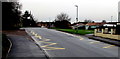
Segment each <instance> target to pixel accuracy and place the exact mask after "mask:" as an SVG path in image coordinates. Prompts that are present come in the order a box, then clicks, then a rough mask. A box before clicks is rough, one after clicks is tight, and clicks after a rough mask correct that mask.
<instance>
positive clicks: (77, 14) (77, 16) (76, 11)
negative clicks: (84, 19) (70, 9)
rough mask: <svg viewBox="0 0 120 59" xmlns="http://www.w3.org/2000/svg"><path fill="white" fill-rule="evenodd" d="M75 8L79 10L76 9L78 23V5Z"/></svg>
mask: <svg viewBox="0 0 120 59" xmlns="http://www.w3.org/2000/svg"><path fill="white" fill-rule="evenodd" d="M75 7H77V9H76V22H78V5H75Z"/></svg>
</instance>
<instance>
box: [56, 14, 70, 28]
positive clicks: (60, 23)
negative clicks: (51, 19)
mask: <svg viewBox="0 0 120 59" xmlns="http://www.w3.org/2000/svg"><path fill="white" fill-rule="evenodd" d="M70 20H71V18H69V16H68V15H67V14H65V13H61V14H59V15H57V17H56V19H55V23H54V25H55V27H58V28H70V25H71V23H70V22H69V21H70Z"/></svg>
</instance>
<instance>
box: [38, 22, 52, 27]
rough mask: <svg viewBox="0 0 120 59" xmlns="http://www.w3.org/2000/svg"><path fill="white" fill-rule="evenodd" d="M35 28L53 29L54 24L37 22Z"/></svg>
mask: <svg viewBox="0 0 120 59" xmlns="http://www.w3.org/2000/svg"><path fill="white" fill-rule="evenodd" d="M37 26H38V27H45V28H49V27H54V22H38V23H37Z"/></svg>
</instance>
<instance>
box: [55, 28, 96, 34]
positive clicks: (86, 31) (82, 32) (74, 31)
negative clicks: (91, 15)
mask: <svg viewBox="0 0 120 59" xmlns="http://www.w3.org/2000/svg"><path fill="white" fill-rule="evenodd" d="M56 30H59V31H64V32H68V33H73V34H80V35H85V34H92V33H94V30H74V29H56Z"/></svg>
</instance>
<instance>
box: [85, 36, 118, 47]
mask: <svg viewBox="0 0 120 59" xmlns="http://www.w3.org/2000/svg"><path fill="white" fill-rule="evenodd" d="M85 36H86V37H88V38H90V39H94V40H98V41H101V42H105V43H109V44H112V45H116V46H119V47H120V41H118V40H116V39H108V38H102V37H97V36H94V35H85Z"/></svg>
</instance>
